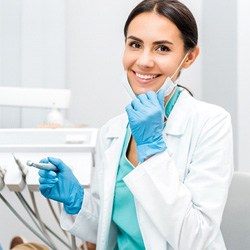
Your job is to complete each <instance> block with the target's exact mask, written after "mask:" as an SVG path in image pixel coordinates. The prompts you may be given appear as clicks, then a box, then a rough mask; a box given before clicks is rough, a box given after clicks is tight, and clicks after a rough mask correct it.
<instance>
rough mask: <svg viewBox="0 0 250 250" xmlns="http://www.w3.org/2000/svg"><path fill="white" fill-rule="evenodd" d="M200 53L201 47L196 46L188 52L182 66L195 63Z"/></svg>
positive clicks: (186, 66)
mask: <svg viewBox="0 0 250 250" xmlns="http://www.w3.org/2000/svg"><path fill="white" fill-rule="evenodd" d="M199 54H200V48H199V47H198V46H196V47H195V48H194V49H192V50H190V51H189V52H188V55H187V58H186V60H185V61H184V63H183V64H182V68H185V69H186V68H188V67H189V66H190V65H192V64H193V62H194V61H195V59H196V58H197V56H198V55H199Z"/></svg>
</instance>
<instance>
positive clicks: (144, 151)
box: [136, 138, 167, 163]
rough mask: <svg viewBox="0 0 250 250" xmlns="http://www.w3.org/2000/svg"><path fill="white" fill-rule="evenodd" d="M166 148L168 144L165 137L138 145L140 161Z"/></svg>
mask: <svg viewBox="0 0 250 250" xmlns="http://www.w3.org/2000/svg"><path fill="white" fill-rule="evenodd" d="M166 148H167V146H166V143H165V142H164V140H163V138H159V139H158V140H157V141H154V142H152V143H145V144H141V145H136V151H137V157H138V162H140V163H142V162H144V161H145V160H147V159H149V158H150V157H152V156H153V155H156V154H158V153H161V152H163V151H165V150H166Z"/></svg>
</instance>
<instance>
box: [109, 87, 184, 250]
mask: <svg viewBox="0 0 250 250" xmlns="http://www.w3.org/2000/svg"><path fill="white" fill-rule="evenodd" d="M180 93H181V90H180V89H179V88H178V87H177V88H176V91H175V92H174V93H173V95H172V97H171V98H170V100H169V102H168V103H167V105H166V107H165V115H166V117H168V116H169V115H170V112H171V111H172V109H173V107H174V104H175V103H176V101H177V99H178V97H179V95H180ZM130 138H131V131H130V129H129V128H128V127H127V132H126V136H125V140H124V143H123V148H122V153H121V157H120V162H119V166H118V172H117V176H116V185H115V191H114V201H113V211H112V221H113V222H114V223H115V225H116V226H117V231H118V235H117V245H116V249H118V250H127V249H129V250H141V249H145V246H144V242H143V239H142V235H141V231H140V227H139V224H138V220H137V215H136V208H135V201H134V196H133V194H132V193H131V191H130V190H129V189H128V187H127V186H126V184H125V182H124V181H123V178H124V177H125V176H126V175H127V174H129V173H130V172H131V171H132V170H133V169H134V166H133V165H132V164H131V163H130V162H129V160H128V159H127V157H126V152H127V148H128V144H129V141H130Z"/></svg>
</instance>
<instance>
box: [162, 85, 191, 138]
mask: <svg viewBox="0 0 250 250" xmlns="http://www.w3.org/2000/svg"><path fill="white" fill-rule="evenodd" d="M193 107H194V105H193V97H192V96H190V94H189V93H187V91H185V90H183V91H182V93H181V94H180V96H179V98H178V100H177V102H176V104H175V106H174V108H173V110H172V111H171V113H170V116H169V117H168V120H167V123H166V127H165V131H164V132H165V133H166V134H169V135H174V136H179V135H182V134H183V133H184V132H185V129H186V127H187V124H188V121H189V117H190V115H191V114H192V112H191V109H193Z"/></svg>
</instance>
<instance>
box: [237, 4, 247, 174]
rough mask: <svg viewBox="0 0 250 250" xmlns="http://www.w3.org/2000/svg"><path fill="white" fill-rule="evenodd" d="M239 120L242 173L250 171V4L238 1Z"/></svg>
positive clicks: (238, 140) (238, 139)
mask: <svg viewBox="0 0 250 250" xmlns="http://www.w3.org/2000/svg"><path fill="white" fill-rule="evenodd" d="M237 10H238V12H237V16H238V19H237V22H238V29H237V39H238V40H237V43H238V45H237V46H238V56H237V66H238V67H237V92H236V93H235V94H236V95H237V100H238V106H237V119H238V138H237V146H238V167H239V169H240V170H242V171H248V172H249V171H250V160H249V145H250V129H249V128H250V115H249V108H250V98H249V91H250V87H249V86H250V74H249V60H250V30H249V23H250V15H249V13H250V2H248V1H244V0H238V5H237Z"/></svg>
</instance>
